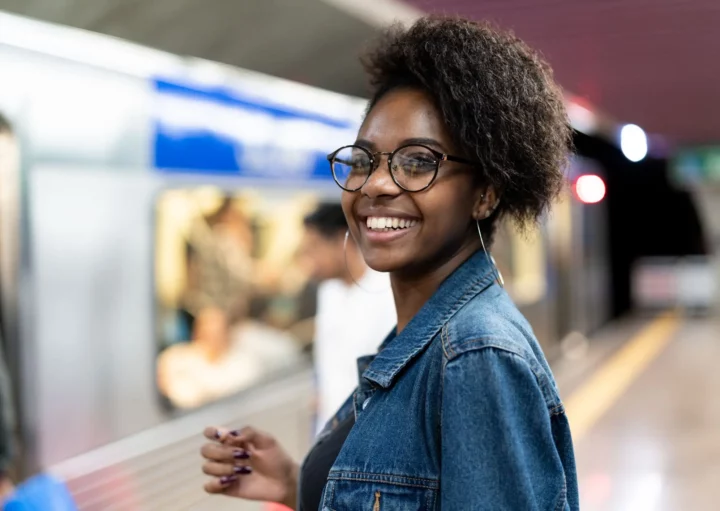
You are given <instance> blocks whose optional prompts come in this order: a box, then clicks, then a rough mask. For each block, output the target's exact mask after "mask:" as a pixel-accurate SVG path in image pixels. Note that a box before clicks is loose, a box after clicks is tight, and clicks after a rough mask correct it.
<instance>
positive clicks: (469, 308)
mask: <svg viewBox="0 0 720 511" xmlns="http://www.w3.org/2000/svg"><path fill="white" fill-rule="evenodd" d="M442 333H443V335H442V341H443V349H444V352H445V353H446V355H447V356H448V358H455V357H457V356H458V355H460V354H462V353H465V352H467V351H473V350H477V349H484V348H495V349H500V350H504V351H507V352H510V353H513V354H515V355H517V356H518V357H520V358H522V359H536V358H537V354H538V350H539V343H538V341H537V339H536V338H535V334H534V333H533V330H532V327H531V326H530V324H529V323H528V321H527V319H525V317H524V316H523V315H522V313H521V312H520V311H519V310H518V308H517V307H516V306H515V304H514V303H513V302H512V300H511V299H510V297H509V296H508V294H507V293H506V292H505V290H504V289H502V288H501V287H500V286H498V285H493V286H490V288H488V289H487V290H485V291H484V292H482V293H480V294H478V295H477V296H475V297H474V298H472V299H471V300H469V301H468V302H467V303H466V304H465V305H463V306H462V307H461V308H460V309H459V310H458V311H457V312H456V313H455V314H454V315H453V316H452V317H451V318H450V319H449V320H448V322H447V323H446V324H445V325H444V327H443V332H442Z"/></svg>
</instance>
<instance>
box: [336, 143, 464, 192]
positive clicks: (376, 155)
mask: <svg viewBox="0 0 720 511" xmlns="http://www.w3.org/2000/svg"><path fill="white" fill-rule="evenodd" d="M406 147H422V148H423V149H427V150H428V151H430V152H431V153H432V154H433V156H435V158H437V162H436V163H435V172H434V173H433V177H432V179H431V180H430V182H429V183H428V184H427V185H426V186H424V187H422V188H420V189H418V190H409V189H407V188H405V187H404V186H403V185H401V184H400V183H399V182H398V180H397V178H396V177H395V174H394V173H393V171H392V159H393V156H395V153H397V152H398V151H400V150H402V149H405V148H406ZM348 148H353V149H360V150H361V151H363V152H364V153H365V154H367V155H368V158H370V172H368V175H367V176H366V177H365V181H363V183H362V184H361V185H360V186H358V187H357V188H346V187H345V186H343V185H342V184H341V183H340V180H339V179H338V177H337V176H336V175H335V167H334V165H333V162H334V160H335V157H336V156H337V154H338V153H339V152H340V151H342V150H343V149H348ZM382 156H387V157H388V159H387V163H388V172H389V173H390V177H391V178H392V180H393V182H394V183H395V184H396V185H397V186H398V187H399V188H401V189H403V190H405V191H406V192H411V193H414V192H422V191H424V190H427V189H428V188H430V186H432V184H433V183H434V182H435V179H436V178H437V175H438V171H439V170H440V163H441V162H443V161H454V162H457V163H464V164H467V165H478V163H477V162H474V161H471V160H468V159H466V158H461V157H460V156H453V155H451V154H446V153H442V152H440V151H437V150H435V149H433V148H432V147H428V146H426V145H423V144H405V145H401V146H400V147H398V148H396V149H395V150H394V151H391V152H386V151H376V152H372V151H370V150H369V149H366V148H364V147H362V146H359V145H354V144H350V145H344V146H342V147H340V148H339V149H336V150H335V151H333V152H332V153H330V154H328V155H327V160H328V163H329V164H330V172H332V175H333V180H334V181H335V183H337V185H338V186H339V187H340V188H342V189H343V190H345V191H346V192H357V191H358V190H360V189H361V188H362V187H363V186H365V183H367V182H368V179H370V176H371V175H372V173H373V172H375V171H376V170H377V169H378V167H379V166H380V157H382Z"/></svg>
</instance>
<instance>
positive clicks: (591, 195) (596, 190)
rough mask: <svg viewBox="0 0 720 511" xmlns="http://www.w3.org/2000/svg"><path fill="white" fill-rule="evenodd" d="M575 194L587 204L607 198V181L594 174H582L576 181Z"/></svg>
mask: <svg viewBox="0 0 720 511" xmlns="http://www.w3.org/2000/svg"><path fill="white" fill-rule="evenodd" d="M575 195H577V198H578V199H579V200H580V201H582V202H584V203H585V204H597V203H598V202H600V201H601V200H603V199H604V198H605V182H604V181H603V180H602V178H600V176H595V175H592V174H588V175H585V176H580V177H579V178H578V179H577V181H575Z"/></svg>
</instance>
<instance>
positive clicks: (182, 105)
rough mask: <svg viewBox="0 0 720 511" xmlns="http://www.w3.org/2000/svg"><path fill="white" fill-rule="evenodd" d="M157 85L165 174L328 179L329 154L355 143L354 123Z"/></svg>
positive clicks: (227, 94) (157, 162) (214, 90)
mask: <svg viewBox="0 0 720 511" xmlns="http://www.w3.org/2000/svg"><path fill="white" fill-rule="evenodd" d="M154 86H155V91H156V95H155V98H154V105H153V106H154V148H153V149H154V166H155V168H156V169H158V170H159V171H162V172H171V173H191V174H216V175H227V176H239V177H248V178H253V179H270V180H278V179H286V180H292V181H304V180H308V179H313V180H314V179H321V180H327V179H332V176H331V173H330V168H329V166H328V162H327V159H326V155H327V154H328V153H330V152H332V151H333V150H334V149H336V148H338V147H340V146H342V145H346V144H349V143H352V141H353V140H354V138H355V135H356V133H357V129H358V124H359V119H358V122H357V123H353V122H350V121H339V120H337V119H333V118H330V117H325V116H322V115H318V114H315V113H311V112H306V111H301V110H294V109H292V108H288V107H285V106H278V105H277V104H271V103H269V102H262V101H259V100H257V99H255V98H252V99H251V98H249V97H244V96H243V95H242V94H240V93H238V92H237V91H232V90H229V89H226V88H220V87H206V86H197V85H192V86H190V85H186V84H180V83H174V82H171V81H168V80H160V79H158V80H155V81H154Z"/></svg>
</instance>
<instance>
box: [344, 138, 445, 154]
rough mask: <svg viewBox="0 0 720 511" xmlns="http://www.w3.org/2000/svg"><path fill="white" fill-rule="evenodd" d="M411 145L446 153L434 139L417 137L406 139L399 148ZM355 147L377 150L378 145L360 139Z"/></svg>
mask: <svg viewBox="0 0 720 511" xmlns="http://www.w3.org/2000/svg"><path fill="white" fill-rule="evenodd" d="M411 144H419V145H426V146H431V147H435V148H437V149H439V150H440V151H441V152H443V153H444V152H445V148H444V147H443V145H442V144H441V143H440V142H438V141H437V140H435V139H433V138H424V137H416V138H406V139H405V140H403V141H402V142H400V144H398V147H401V146H404V145H411ZM355 145H359V146H361V147H364V148H366V149H370V150H375V149H377V145H376V144H375V143H373V142H371V141H369V140H366V139H364V138H359V139H357V140H356V141H355Z"/></svg>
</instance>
